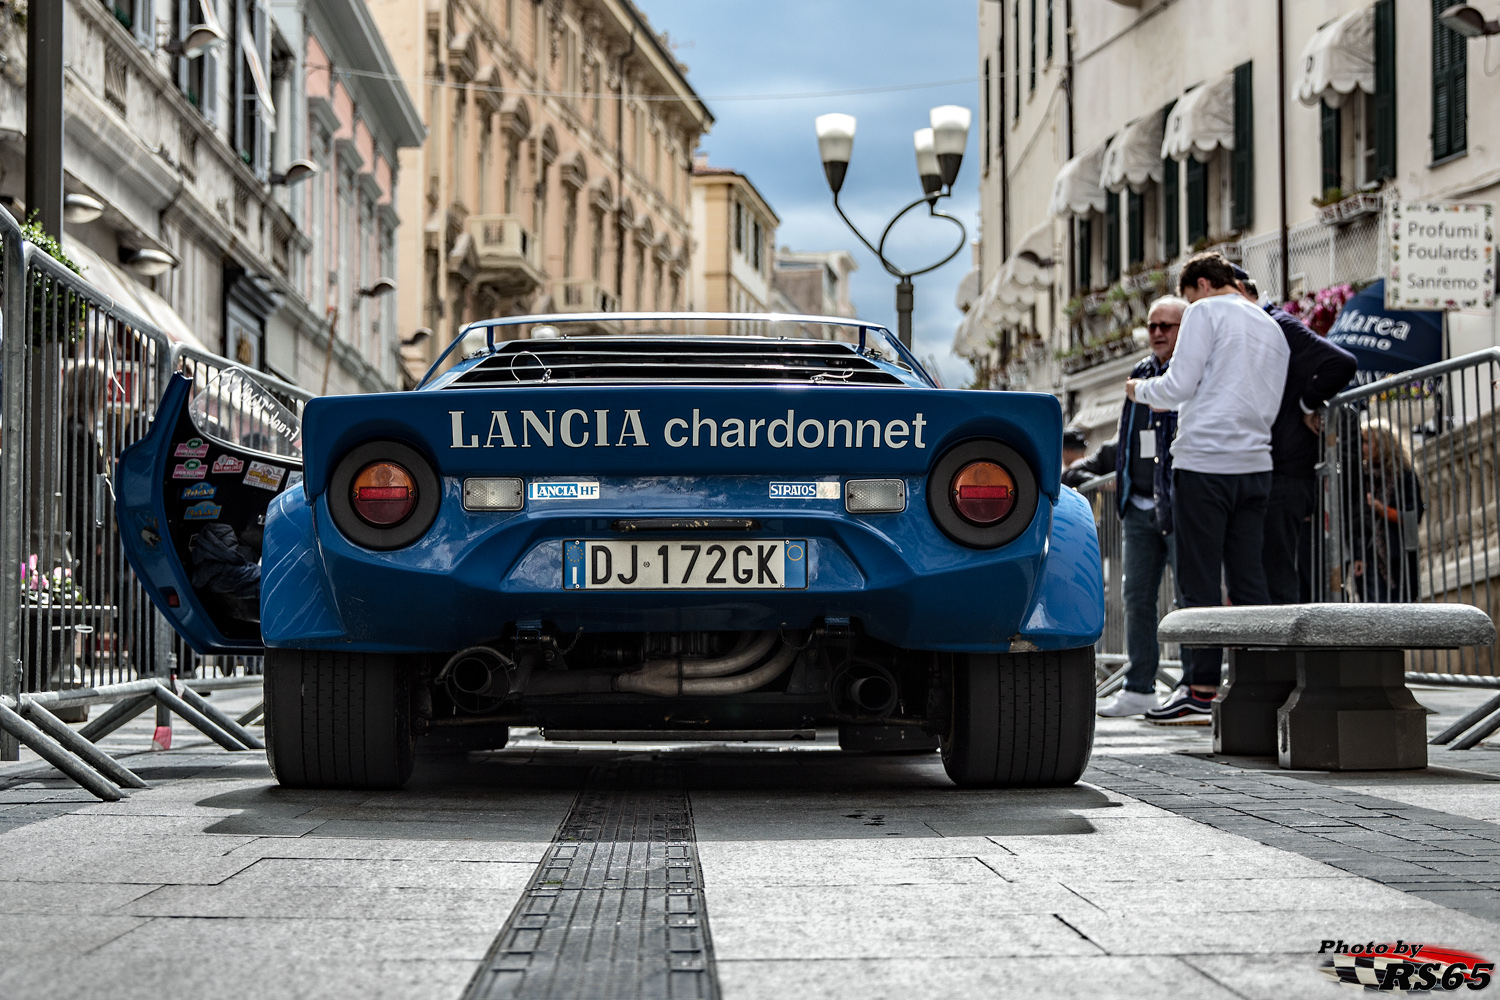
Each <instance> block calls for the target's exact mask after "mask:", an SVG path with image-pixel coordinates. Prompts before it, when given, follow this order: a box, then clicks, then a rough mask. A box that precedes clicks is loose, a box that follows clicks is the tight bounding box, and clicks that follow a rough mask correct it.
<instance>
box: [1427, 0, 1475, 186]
mask: <svg viewBox="0 0 1500 1000" xmlns="http://www.w3.org/2000/svg"><path fill="white" fill-rule="evenodd" d="M1451 6H1453V0H1432V158H1433V159H1434V160H1441V159H1445V158H1446V157H1449V156H1456V155H1457V154H1459V153H1462V152H1463V151H1464V150H1466V149H1468V147H1469V134H1468V132H1469V127H1468V113H1469V108H1468V104H1469V59H1468V54H1469V47H1468V42H1469V40H1468V39H1467V38H1465V37H1464V36H1463V35H1460V34H1458V33H1457V32H1455V31H1452V30H1450V29H1449V28H1448V27H1447V26H1445V25H1444V24H1443V23H1442V22H1441V21H1439V20H1438V15H1439V14H1441V13H1442V12H1443V11H1445V10H1447V9H1448V8H1449V7H1451Z"/></svg>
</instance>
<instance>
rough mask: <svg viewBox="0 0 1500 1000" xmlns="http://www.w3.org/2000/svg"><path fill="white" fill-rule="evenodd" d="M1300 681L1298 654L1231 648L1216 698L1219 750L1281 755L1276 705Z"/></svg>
mask: <svg viewBox="0 0 1500 1000" xmlns="http://www.w3.org/2000/svg"><path fill="white" fill-rule="evenodd" d="M1296 686H1297V654H1296V653H1295V652H1293V651H1290V650H1284V649H1232V648H1231V649H1230V650H1229V676H1228V678H1227V680H1226V682H1225V684H1224V686H1223V687H1221V688H1220V689H1219V694H1218V697H1216V698H1214V702H1213V709H1214V753H1224V754H1236V755H1240V756H1246V757H1274V756H1276V710H1277V709H1279V708H1280V707H1281V706H1282V705H1284V704H1286V700H1287V698H1288V697H1290V696H1291V693H1292V689H1293V688H1295V687H1296Z"/></svg>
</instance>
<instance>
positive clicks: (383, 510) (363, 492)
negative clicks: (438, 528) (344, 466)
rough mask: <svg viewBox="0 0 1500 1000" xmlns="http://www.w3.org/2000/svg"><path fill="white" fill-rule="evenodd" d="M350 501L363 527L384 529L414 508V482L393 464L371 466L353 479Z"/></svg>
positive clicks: (415, 484) (400, 519)
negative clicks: (362, 522)
mask: <svg viewBox="0 0 1500 1000" xmlns="http://www.w3.org/2000/svg"><path fill="white" fill-rule="evenodd" d="M350 500H351V501H352V503H353V506H354V512H355V513H356V514H358V515H359V516H360V519H361V520H363V521H364V522H365V523H366V524H371V525H374V526H375V527H378V528H388V527H391V526H392V525H397V524H400V523H401V522H402V521H404V520H406V519H407V518H408V517H410V516H411V512H412V510H414V509H415V508H416V506H417V481H416V480H415V479H414V478H413V477H412V474H411V473H410V472H408V471H406V470H405V469H403V468H402V467H401V466H399V465H397V464H396V463H394V462H372V463H370V464H369V465H367V466H365V467H364V468H363V469H360V470H359V472H358V474H356V475H355V477H354V484H353V487H352V489H351V495H350Z"/></svg>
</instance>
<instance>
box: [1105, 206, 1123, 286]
mask: <svg viewBox="0 0 1500 1000" xmlns="http://www.w3.org/2000/svg"><path fill="white" fill-rule="evenodd" d="M1104 280H1105V281H1106V282H1107V283H1109V284H1111V285H1112V284H1114V283H1115V282H1116V281H1119V280H1120V196H1119V195H1118V194H1116V193H1114V192H1113V191H1111V192H1110V193H1109V194H1108V195H1106V196H1105V200H1104Z"/></svg>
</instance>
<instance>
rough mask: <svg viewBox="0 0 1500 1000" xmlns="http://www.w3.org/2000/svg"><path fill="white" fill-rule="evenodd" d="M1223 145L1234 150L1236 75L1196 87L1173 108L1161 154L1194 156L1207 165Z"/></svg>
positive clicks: (1227, 74)
mask: <svg viewBox="0 0 1500 1000" xmlns="http://www.w3.org/2000/svg"><path fill="white" fill-rule="evenodd" d="M1221 146H1222V147H1223V148H1224V149H1233V148H1234V74H1233V73H1226V74H1225V75H1224V76H1221V77H1220V78H1219V79H1217V80H1211V81H1209V82H1208V83H1205V84H1203V85H1202V86H1200V87H1194V88H1193V89H1192V90H1190V91H1188V92H1187V93H1186V94H1183V95H1182V98H1181V99H1180V100H1178V102H1177V103H1176V104H1175V105H1173V106H1172V113H1171V114H1170V115H1168V116H1167V128H1166V135H1165V136H1164V137H1163V138H1162V143H1161V155H1162V156H1163V157H1168V156H1170V157H1171V158H1172V159H1174V160H1185V159H1187V158H1188V156H1190V155H1191V156H1192V157H1193V158H1194V159H1196V160H1199V161H1202V162H1207V160H1208V157H1209V154H1210V153H1212V152H1213V151H1214V150H1215V149H1218V148H1219V147H1221Z"/></svg>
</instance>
